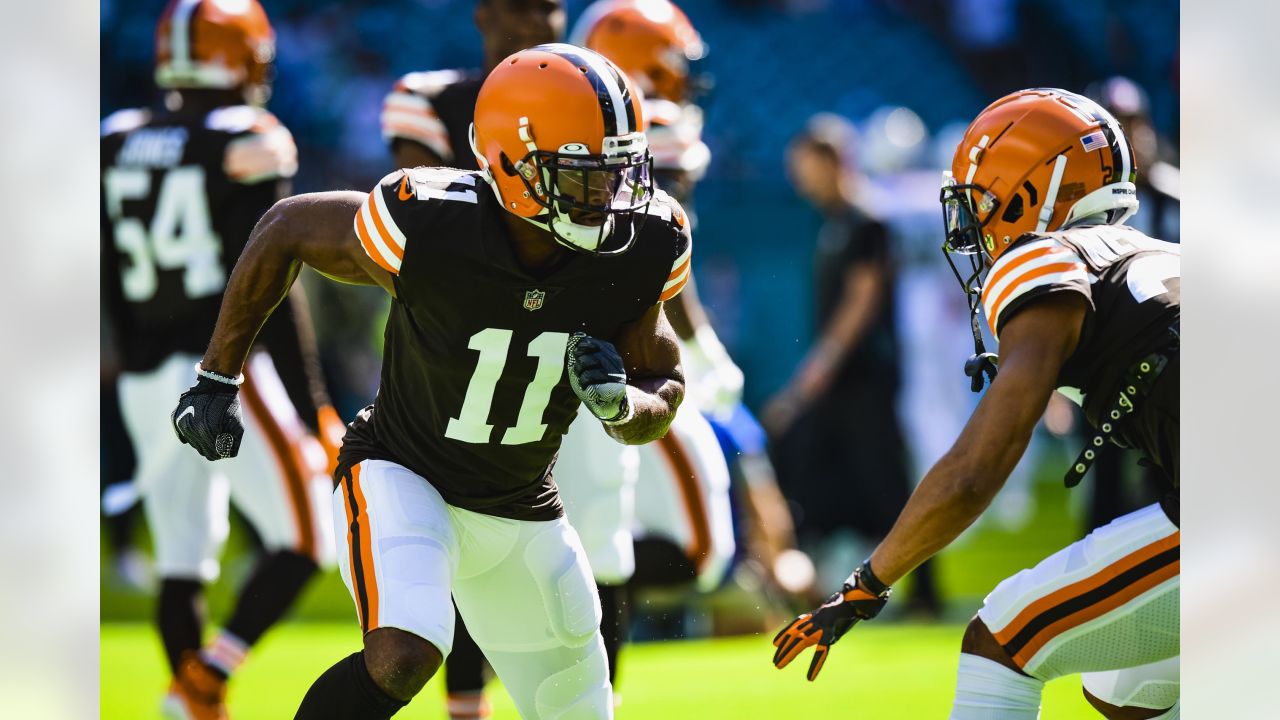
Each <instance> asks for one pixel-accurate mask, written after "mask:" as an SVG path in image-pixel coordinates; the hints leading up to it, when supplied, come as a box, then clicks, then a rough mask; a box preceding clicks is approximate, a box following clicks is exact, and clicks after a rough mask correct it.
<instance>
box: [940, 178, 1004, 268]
mask: <svg viewBox="0 0 1280 720" xmlns="http://www.w3.org/2000/svg"><path fill="white" fill-rule="evenodd" d="M975 192H976V193H981V194H983V196H984V199H985V198H988V197H990V194H989V193H987V192H986V191H985V190H983V189H982V188H980V187H978V186H977V185H961V184H959V183H957V182H956V179H955V177H954V176H953V175H952V174H951V173H949V172H947V173H943V177H942V192H941V193H940V194H939V197H938V200H939V202H941V203H942V224H943V229H944V231H945V233H946V240H945V242H944V243H943V249H944V250H946V251H947V252H948V253H960V254H962V255H970V254H975V253H979V252H981V250H982V240H981V237H982V226H983V225H984V224H985V223H983V222H981V221H979V220H978V212H977V210H976V209H975V208H974V206H973V193H975ZM992 202H993V203H994V198H992ZM994 209H995V208H994V205H993V207H992V208H990V210H994ZM990 210H989V211H988V213H987V217H988V218H990V217H991V214H990Z"/></svg>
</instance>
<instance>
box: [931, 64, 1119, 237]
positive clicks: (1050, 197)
mask: <svg viewBox="0 0 1280 720" xmlns="http://www.w3.org/2000/svg"><path fill="white" fill-rule="evenodd" d="M1136 175H1137V173H1136V168H1135V166H1134V160H1133V151H1132V150H1131V149H1130V147H1129V141H1128V139H1127V138H1126V137H1125V135H1124V132H1123V131H1122V130H1121V128H1120V123H1119V122H1117V121H1116V119H1115V118H1114V117H1112V116H1111V114H1110V113H1108V112H1107V111H1106V110H1104V109H1103V108H1102V107H1101V106H1100V105H1098V104H1097V103H1096V102H1094V101H1092V100H1090V99H1088V98H1086V97H1084V96H1082V95H1076V94H1075V93H1070V92H1067V91H1065V90H1057V89H1052V88H1037V89H1032V90H1021V91H1019V92H1015V93H1013V94H1011V95H1006V96H1005V97H1003V98H1000V99H999V100H997V101H995V102H994V103H992V104H991V105H989V106H988V107H987V109H985V110H983V111H982V113H981V114H979V115H978V117H977V118H976V119H975V120H974V121H973V123H971V124H970V125H969V129H968V130H966V131H965V134H964V138H963V139H962V140H961V141H960V145H959V146H958V147H957V148H956V153H955V157H954V159H953V160H952V163H951V171H950V172H948V173H946V174H945V177H944V179H943V188H942V197H941V200H942V203H943V208H944V215H945V222H946V232H947V249H948V250H949V251H952V252H962V253H977V252H983V253H985V254H986V256H987V258H988V259H989V260H991V261H994V260H995V259H996V258H998V257H1000V255H1001V253H1003V252H1004V251H1005V249H1006V248H1008V247H1009V245H1010V244H1012V243H1013V242H1014V241H1015V240H1017V239H1018V238H1019V237H1021V236H1022V235H1023V234H1025V233H1028V232H1051V231H1054V230H1058V229H1060V228H1063V227H1066V226H1068V225H1071V224H1074V223H1077V222H1080V221H1081V220H1084V219H1086V218H1090V219H1094V221H1096V222H1099V223H1103V224H1110V225H1113V224H1118V223H1122V222H1124V221H1125V220H1126V219H1127V218H1128V217H1129V216H1131V215H1132V214H1133V213H1134V212H1136V211H1137V209H1138V198H1137V192H1136V189H1135V187H1134V178H1135V177H1136Z"/></svg>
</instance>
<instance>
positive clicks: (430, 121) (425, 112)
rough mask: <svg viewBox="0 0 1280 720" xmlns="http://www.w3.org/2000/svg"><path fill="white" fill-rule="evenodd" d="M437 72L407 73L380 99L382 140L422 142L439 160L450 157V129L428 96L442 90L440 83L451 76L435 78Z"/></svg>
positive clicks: (451, 149)
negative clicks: (383, 98)
mask: <svg viewBox="0 0 1280 720" xmlns="http://www.w3.org/2000/svg"><path fill="white" fill-rule="evenodd" d="M440 75H442V73H440V72H434V73H409V74H408V75H405V76H404V77H403V78H401V79H400V80H399V81H398V82H397V83H396V84H395V87H393V88H392V89H391V92H390V93H388V94H387V97H386V99H385V100H383V102H382V115H381V123H382V139H383V140H385V141H387V142H392V141H393V140H396V139H404V140H412V141H413V142H417V143H421V144H422V145H425V146H426V147H427V149H429V150H431V152H433V153H435V154H436V155H437V156H438V157H439V158H440V159H441V160H444V161H446V162H451V161H452V160H453V145H452V144H451V143H450V142H449V130H448V128H447V127H445V124H444V121H442V120H441V119H440V115H439V114H438V113H437V112H436V109H435V107H433V106H432V104H431V99H430V96H431V95H433V94H434V93H432V92H430V91H431V90H435V91H436V92H439V90H440V89H442V85H441V83H443V82H445V81H447V80H450V79H454V78H452V76H450V77H437V76H440Z"/></svg>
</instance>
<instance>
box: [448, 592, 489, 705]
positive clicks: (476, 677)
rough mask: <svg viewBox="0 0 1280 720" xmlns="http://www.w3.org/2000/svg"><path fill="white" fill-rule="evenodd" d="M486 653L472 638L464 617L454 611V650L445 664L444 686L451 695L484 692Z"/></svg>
mask: <svg viewBox="0 0 1280 720" xmlns="http://www.w3.org/2000/svg"><path fill="white" fill-rule="evenodd" d="M484 664H485V659H484V653H483V652H481V651H480V646H479V645H476V641H475V640H473V639H472V638H471V633H470V632H468V631H467V626H466V625H465V624H464V623H463V622H462V615H461V614H459V613H458V609H457V608H456V607H455V608H454V610H453V650H452V651H451V652H450V653H449V659H448V660H447V661H446V662H445V664H444V686H445V689H447V690H448V691H449V694H451V695H452V694H454V693H475V692H481V691H483V690H484Z"/></svg>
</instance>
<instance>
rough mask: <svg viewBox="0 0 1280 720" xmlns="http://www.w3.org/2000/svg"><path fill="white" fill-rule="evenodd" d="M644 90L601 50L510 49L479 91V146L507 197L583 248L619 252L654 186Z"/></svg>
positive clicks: (475, 139) (475, 143) (475, 147)
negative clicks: (619, 231) (620, 230)
mask: <svg viewBox="0 0 1280 720" xmlns="http://www.w3.org/2000/svg"><path fill="white" fill-rule="evenodd" d="M643 121H644V118H643V115H642V112H641V98H640V95H639V93H638V92H637V91H636V90H635V88H634V87H633V86H632V84H631V82H630V81H629V80H628V79H627V76H626V75H625V74H623V73H622V71H620V70H619V69H618V68H617V66H615V65H614V64H613V63H611V62H609V61H608V60H606V59H605V58H604V57H602V56H600V55H599V54H597V53H595V52H592V51H590V50H587V49H585V48H580V47H575V46H573V45H566V44H563V43H551V44H547V45H538V46H537V47H533V48H530V49H528V50H522V51H520V52H518V53H515V54H514V55H511V56H509V57H507V58H506V59H505V60H503V61H502V62H501V63H499V64H498V66H497V67H495V68H494V69H493V71H492V72H490V73H489V76H488V77H487V78H486V79H485V81H484V84H483V85H482V86H481V88H480V95H479V97H478V98H477V99H476V110H475V118H474V122H473V123H472V126H471V148H472V151H473V152H474V153H475V156H476V161H477V162H478V163H479V165H480V168H481V170H482V171H483V172H484V174H485V179H486V180H488V182H489V184H490V186H491V187H492V188H493V191H494V194H495V195H497V197H498V201H499V202H500V203H502V207H503V208H504V209H506V210H507V211H508V212H511V213H513V214H515V215H517V216H519V217H521V218H524V219H526V220H528V221H529V222H531V223H533V224H535V225H538V226H539V227H542V228H544V229H546V230H548V231H550V232H551V233H552V235H553V236H554V237H555V238H556V240H557V241H558V242H560V243H561V244H563V245H566V246H568V247H570V248H572V249H574V250H581V251H586V252H592V253H598V254H616V253H620V252H623V251H625V250H626V249H627V248H629V247H630V246H631V242H632V241H633V239H634V236H635V227H636V223H627V227H628V228H629V230H628V233H629V234H628V235H627V237H624V238H622V239H621V241H616V242H611V240H617V239H616V238H613V231H614V229H615V228H616V227H618V220H619V219H620V218H622V219H625V218H627V217H629V216H630V215H631V214H632V213H634V212H636V211H638V210H642V209H643V208H644V207H645V206H646V205H647V204H648V203H649V200H650V198H651V197H652V195H653V183H652V180H651V179H650V172H649V170H650V158H649V145H648V140H647V139H646V138H645V135H644V132H643Z"/></svg>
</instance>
